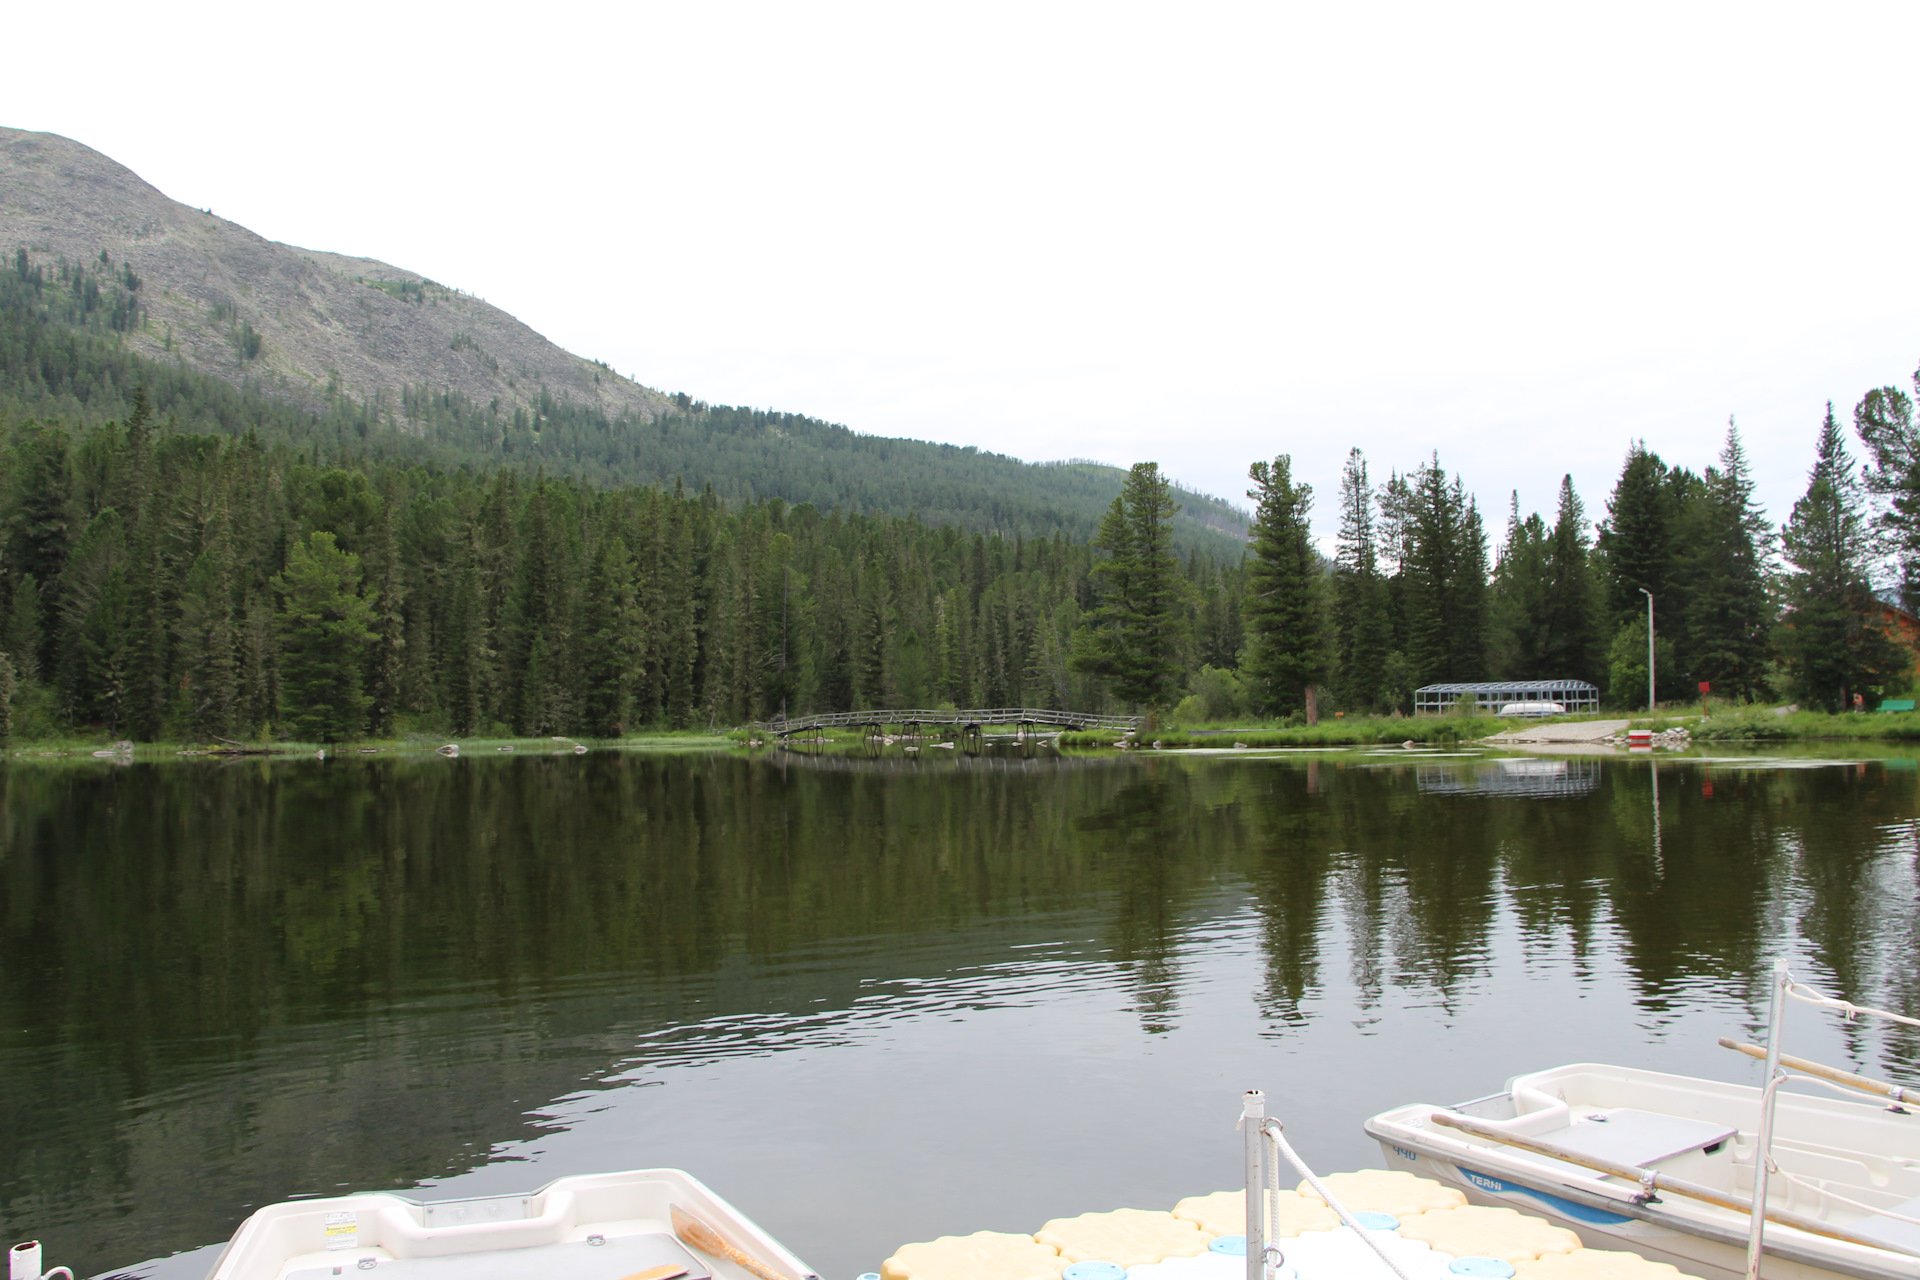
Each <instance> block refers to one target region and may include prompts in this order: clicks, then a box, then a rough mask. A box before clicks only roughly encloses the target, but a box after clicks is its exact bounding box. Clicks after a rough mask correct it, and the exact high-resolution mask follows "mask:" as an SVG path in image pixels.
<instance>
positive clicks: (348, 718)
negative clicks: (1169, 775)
mask: <svg viewBox="0 0 1920 1280" xmlns="http://www.w3.org/2000/svg"><path fill="white" fill-rule="evenodd" d="M1874 394H1875V395H1876V396H1879V397H1881V399H1880V400H1879V401H1875V402H1873V403H1875V404H1877V405H1879V406H1880V416H1879V418H1878V419H1876V422H1877V424H1878V425H1877V427H1876V428H1875V430H1874V431H1873V432H1871V433H1869V434H1868V438H1869V439H1870V440H1871V441H1875V442H1877V443H1878V447H1877V448H1875V449H1874V450H1873V452H1874V455H1875V463H1874V465H1873V466H1872V467H1871V468H1870V469H1869V470H1868V472H1867V474H1868V475H1869V476H1870V477H1872V478H1873V479H1874V481H1875V483H1876V484H1877V485H1878V486H1880V487H1882V488H1883V489H1884V490H1885V491H1886V492H1888V493H1890V494H1895V495H1905V496H1906V497H1907V498H1908V499H1911V497H1912V495H1914V494H1920V463H1915V461H1914V459H1916V458H1920V450H1916V449H1914V448H1913V447H1912V445H1913V442H1914V435H1915V433H1914V430H1913V425H1912V413H1911V402H1910V401H1909V400H1908V399H1907V398H1906V397H1904V396H1903V395H1902V394H1901V393H1899V392H1898V391H1895V390H1892V389H1882V391H1881V392H1876V393H1874ZM134 401H135V403H134V408H133V410H132V411H131V412H130V413H129V414H128V415H127V416H126V417H125V418H124V419H123V420H117V421H111V422H105V423H99V424H95V425H91V426H85V427H81V426H76V425H72V424H68V423H64V422H59V421H30V420H28V419H25V418H23V417H18V416H13V415H8V416H6V417H5V419H4V420H0V459H3V460H4V467H5V472H4V474H5V477H6V483H5V486H4V490H3V491H0V530H3V531H4V543H0V734H4V733H5V732H6V730H7V728H8V726H9V717H10V722H11V725H12V727H13V728H14V730H15V731H16V732H18V733H20V734H21V735H24V736H46V735H49V734H57V733H60V732H62V731H67V730H71V729H88V728H91V729H96V730H100V731H104V732H108V733H111V734H114V735H116V736H127V737H133V738H138V739H155V738H183V739H193V740H202V741H204V740H209V739H213V738H247V739H255V738H260V737H279V738H291V739H295V740H315V739H317V740H321V741H346V740H352V739H355V738H360V737H364V736H368V735H373V736H386V735H392V734H396V733H406V732H417V733H427V734H434V735H440V734H447V735H458V736H464V735H471V734H479V733H486V734H498V733H508V732H511V733H515V734H522V735H526V734H569V735H582V736H603V735H613V734H617V733H621V732H626V731H632V730H634V729H638V728H642V727H650V726H676V727H678V726H723V725H733V724H738V723H741V722H744V721H746V720H750V719H761V718H769V717H772V716H775V715H778V714H779V713H780V712H781V711H783V710H785V711H787V712H801V711H807V710H813V709H850V708H863V707H882V706H894V707H902V706H935V705H939V704H943V703H945V704H953V705H959V706H968V705H973V706H991V705H1021V704H1036V705H1047V706H1067V707H1074V708H1079V709H1086V710H1099V709H1103V708H1116V709H1117V708H1126V709H1137V708H1158V709H1161V710H1162V711H1169V712H1171V714H1172V715H1173V716H1174V717H1175V718H1177V719H1181V720H1185V721H1188V722H1191V721H1193V720H1196V719H1216V720H1218V719H1234V718H1239V717H1246V716H1262V717H1274V716H1289V715H1297V714H1300V713H1302V712H1308V711H1309V709H1310V708H1312V707H1313V706H1314V704H1315V701H1316V700H1317V701H1318V708H1319V709H1320V710H1322V711H1326V710H1344V711H1351V712H1364V711H1370V710H1390V709H1404V708H1405V707H1406V706H1407V705H1408V701H1409V698H1410V695H1411V693H1412V690H1413V689H1414V688H1415V687H1416V686H1417V685H1419V684H1423V683H1428V682H1431V681H1435V680H1445V679H1476V678H1506V679H1517V678H1527V677H1534V676H1541V677H1561V678H1564V677H1577V678H1586V679H1590V680H1593V681H1595V682H1596V683H1598V684H1600V685H1601V686H1602V687H1603V689H1606V690H1607V691H1608V693H1609V695H1610V696H1611V698H1612V699H1613V701H1614V702H1615V703H1616V704H1624V705H1633V704H1635V703H1637V702H1638V701H1639V700H1640V699H1641V698H1642V697H1643V696H1644V689H1645V680H1646V667H1645V654H1646V641H1647V633H1646V630H1645V618H1646V614H1645V596H1646V594H1647V593H1648V592H1651V593H1652V594H1653V595H1654V597H1655V599H1656V601H1657V602H1658V606H1659V610H1660V613H1659V618H1660V624H1659V633H1658V646H1659V647H1658V655H1659V672H1660V682H1661V693H1662V696H1663V697H1665V698H1679V699H1685V700H1691V697H1692V696H1693V690H1692V685H1693V683H1694V682H1696V681H1709V682H1711V683H1712V685H1713V687H1714V689H1715V690H1716V692H1717V694H1718V695H1719V696H1721V697H1731V698H1736V699H1741V698H1749V697H1761V696H1767V695H1770V694H1776V693H1784V694H1790V695H1794V696H1798V697H1801V698H1802V699H1805V700H1807V701H1810V702H1813V703H1816V704H1819V705H1825V706H1834V707H1837V706H1845V705H1848V703H1849V701H1850V698H1851V695H1852V694H1854V693H1861V694H1863V695H1870V694H1874V693H1879V692H1884V691H1892V690H1904V689H1905V688H1906V687H1907V686H1908V685H1909V684H1910V683H1911V682H1912V678H1913V675H1912V672H1913V655H1912V653H1911V652H1910V651H1908V650H1905V649H1902V648H1901V647H1900V646H1899V645H1897V644H1896V643H1894V640H1893V637H1892V636H1891V634H1890V633H1889V630H1888V627H1887V616H1888V615H1887V613H1886V609H1885V606H1883V605H1881V604H1880V603H1879V602H1878V601H1876V599H1875V597H1874V595H1873V593H1872V589H1871V578H1870V574H1871V572H1872V570H1873V569H1874V567H1875V566H1876V564H1877V561H1876V559H1875V555H1876V552H1875V548H1876V547H1877V546H1878V545H1880V544H1879V543H1877V542H1876V541H1875V540H1874V539H1873V538H1872V537H1870V536H1869V534H1870V533H1871V531H1872V525H1871V522H1870V519H1869V514H1870V513H1869V510H1868V508H1867V506H1866V504H1865V500H1864V499H1865V495H1864V493H1863V491H1862V489H1861V479H1860V475H1861V472H1860V468H1859V467H1858V465H1857V464H1856V463H1855V462H1854V461H1853V459H1852V457H1851V456H1850V454H1849V453H1848V450H1847V445H1846V440H1845V436H1844V433H1843V432H1842V431H1841V429H1840V427H1839V425H1838V423H1837V421H1836V420H1835V418H1834V416H1833V414H1832V413H1831V412H1829V414H1828V415H1827V418H1826V419H1825V420H1824V421H1823V422H1822V423H1821V425H1820V428H1819V431H1818V433H1817V436H1816V441H1815V465H1814V470H1813V473H1812V476H1811V478H1810V480H1809V485H1808V491H1807V494H1806V496H1805V497H1804V498H1803V499H1802V500H1801V502H1800V503H1798V504H1796V506H1795V509H1794V512H1793V515H1792V517H1791V518H1790V519H1789V520H1788V521H1787V523H1786V525H1785V526H1784V528H1783V529H1782V530H1780V531H1779V533H1778V538H1779V543H1778V545H1779V546H1780V548H1781V552H1780V558H1779V560H1778V561H1775V560H1774V559H1773V555H1772V551H1771V547H1772V546H1773V545H1774V539H1775V532H1774V531H1773V530H1771V529H1769V528H1768V527H1767V526H1766V524H1765V522H1764V521H1762V520H1761V519H1760V518H1759V516H1758V514H1757V511H1756V509H1755V508H1754V506H1753V504H1752V496H1751V485H1750V482H1749V481H1748V479H1747V477H1746V469H1745V462H1744V458H1743V455H1742V453H1741V450H1740V445H1739V438H1738V435H1737V433H1736V432H1733V431H1731V430H1730V431H1729V434H1728V440H1727V447H1726V450H1725V452H1724V453H1723V455H1722V458H1721V463H1720V465H1719V466H1716V467H1713V468H1709V469H1708V470H1707V472H1706V474H1705V475H1704V476H1695V475H1693V474H1692V473H1690V472H1687V471H1684V470H1677V469H1671V468H1668V467H1666V466H1665V465H1664V464H1663V463H1661V461H1660V460H1659V458H1658V457H1657V455H1655V454H1653V453H1652V452H1651V451H1649V450H1647V449H1646V448H1645V447H1644V446H1635V448H1634V449H1632V450H1631V451H1630V453H1629V455H1628V457H1627V459H1626V462H1625V464H1624V465H1623V467H1622V471H1621V476H1620V480H1619V483H1618V484H1617V485H1616V487H1615V489H1614V492H1613V494H1612V495H1611V498H1610V500H1609V502H1608V510H1607V515H1606V518H1605V519H1603V520H1602V521H1600V522H1599V524H1598V538H1597V540H1595V539H1593V538H1591V537H1590V536H1589V533H1590V530H1591V529H1592V528H1593V526H1591V525H1589V524H1588V522H1587V519H1586V516H1585V511H1584V507H1583V504H1582V503H1581V500H1580V499H1579V497H1578V495H1577V494H1575V493H1574V492H1573V489H1572V486H1571V485H1570V484H1569V485H1565V486H1563V488H1562V492H1561V498H1560V504H1559V509H1558V511H1557V512H1556V513H1555V518H1554V520H1553V521H1552V522H1551V524H1549V523H1548V522H1546V521H1544V520H1542V519H1541V518H1540V517H1539V516H1538V515H1530V516H1526V517H1524V518H1523V517H1522V516H1521V514H1520V512H1519V511H1518V510H1517V509H1516V510H1515V511H1513V512H1512V513H1511V514H1510V517H1509V520H1508V523H1507V530H1506V534H1505V537H1504V538H1503V539H1502V540H1501V543H1500V549H1499V553H1498V556H1497V558H1493V557H1490V554H1489V552H1490V540H1489V539H1488V537H1487V534H1486V532H1485V529H1484V527H1483V523H1482V519H1481V516H1480V513H1479V512H1478V511H1477V510H1476V509H1475V507H1474V504H1473V502H1472V500H1471V499H1470V498H1469V497H1468V496H1467V494H1466V489H1465V486H1464V484H1463V482H1462V481H1461V480H1460V478H1459V477H1457V476H1450V475H1448V474H1447V473H1446V472H1445V471H1444V470H1443V469H1442V468H1441V466H1440V464H1439V461H1438V459H1437V458H1434V459H1429V460H1428V461H1427V462H1425V463H1422V464H1420V465H1419V466H1417V467H1415V468H1414V469H1412V470H1411V471H1409V472H1406V473H1404V474H1403V473H1395V474H1392V475H1390V476H1389V477H1388V479H1387V480H1386V481H1385V482H1383V483H1378V484H1376V483H1373V482H1371V481H1370V480H1369V478H1368V474H1367V468H1366V463H1365V460H1364V459H1362V458H1361V457H1360V456H1359V454H1358V453H1357V451H1356V452H1355V454H1354V455H1353V456H1352V458H1351V459H1350V461H1349V465H1348V467H1347V470H1346V473H1345V475H1344V476H1343V477H1342V483H1341V487H1340V493H1339V497H1338V501H1339V504H1340V510H1341V516H1342V519H1341V534H1340V539H1339V546H1338V549H1337V554H1336V556H1335V559H1334V562H1333V563H1332V565H1331V566H1328V565H1326V564H1324V563H1323V562H1322V561H1320V560H1319V558H1318V557H1317V556H1315V555H1313V553H1312V551H1311V548H1310V546H1309V544H1308V542H1307V540H1306V536H1305V530H1306V528H1307V522H1308V519H1309V516H1310V511H1311V505H1312V500H1313V494H1312V492H1311V489H1310V487H1309V486H1306V485H1303V484H1300V483H1299V482H1297V481H1296V480H1295V479H1294V478H1293V477H1292V475H1291V471H1290V467H1289V465H1288V461H1287V459H1286V456H1285V455H1281V456H1280V457H1278V458H1276V459H1275V460H1274V461H1273V462H1272V463H1270V464H1269V463H1263V464H1258V465H1256V466H1255V467H1254V469H1253V475H1252V479H1253V481H1254V492H1255V493H1256V494H1257V495H1258V496H1259V499H1260V501H1259V511H1258V520H1257V522H1256V527H1255V537H1254V540H1253V543H1252V548H1251V550H1250V552H1249V555H1248V558H1247V562H1246V564H1245V565H1244V566H1243V565H1241V564H1238V563H1236V564H1233V565H1221V564H1218V563H1216V562H1215V561H1213V560H1211V559H1209V558H1207V557H1203V556H1184V557H1183V556H1180V555H1178V554H1176V552H1175V550H1174V547H1173V544H1172V539H1171V537H1170V533H1169V528H1170V519H1169V517H1170V513H1171V511H1172V510H1173V507H1174V505H1175V503H1174V500H1173V498H1172V495H1171V492H1170V489H1169V487H1168V486H1167V484H1166V481H1165V479H1164V478H1163V477H1161V476H1160V475H1159V473H1158V469H1157V467H1155V466H1154V464H1152V463H1141V464H1138V465H1136V466H1135V467H1134V468H1133V470H1132V471H1131V472H1130V473H1129V474H1128V476H1127V478H1126V481H1125V484H1124V486H1123V489H1122V492H1121V494H1120V495H1119V496H1117V497H1116V498H1115V499H1114V501H1113V502H1112V503H1111V504H1110V505H1109V507H1108V509H1107V512H1106V515H1105V516H1104V517H1103V518H1102V520H1101V522H1100V525H1099V528H1098V529H1097V531H1096V532H1095V534H1094V535H1093V537H1092V538H1091V539H1089V540H1079V539H1074V538H1071V537H1068V536H1066V535H1065V534H1061V533H1056V534H1053V535H1051V536H1048V537H1043V538H1025V537H1020V536H1017V535H1016V536H999V535H991V534H984V533H979V532H968V531H965V530H962V529H958V528H956V527H954V526H951V525H945V526H940V525H932V524H928V523H926V522H924V521H920V520H917V519H914V518H911V517H905V516H882V515H865V514H857V513H846V512H838V511H826V510H822V509H820V508H818V507H815V506H813V505H811V504H801V505H797V506H795V505H790V504H788V503H786V502H784V501H782V500H779V499H768V500H765V501H756V502H746V503H741V504H738V505H730V504H727V503H724V502H722V501H721V500H720V499H719V497H718V496H717V495H716V494H715V493H713V492H712V491H710V490H708V491H702V492H698V493H696V492H693V491H691V490H689V489H686V488H684V487H682V486H677V485H676V486H669V487H618V488H600V487H597V486H594V485H591V484H588V483H586V482H584V481H580V480H576V479H571V478H563V477H557V476H552V475H540V474H537V473H531V474H530V473H527V472H524V471H522V470H520V469H517V468H512V467H495V468H491V469H486V470H481V469H476V468H472V467H466V466H461V467H443V466H438V465H433V464H431V463H427V462H423V461H420V460H418V459H408V458H399V457H393V456H368V455H350V454H349V453H347V452H341V453H340V454H338V455H337V456H329V454H328V451H327V450H323V449H317V448H314V447H311V446H308V447H295V446H293V445H291V444H289V443H284V442H283V443H270V442H269V441H268V440H267V439H266V438H264V436H263V434H262V433H261V432H257V431H246V432H242V433H240V434H238V435H213V434H207V433H193V432H185V431H180V430H178V429H175V428H173V427H170V426H169V425H167V424H166V423H164V422H162V421H161V420H160V419H158V418H157V417H156V415H154V414H153V413H152V412H151V409H150V407H149V405H148V404H147V401H146V397H145V395H144V393H143V392H141V391H136V392H135V396H134ZM1866 403H1867V402H1863V406H1864V405H1865V404H1866ZM1862 412H1863V413H1864V412H1866V410H1865V408H1863V410H1862ZM1903 442H1904V443H1903ZM1902 458H1904V459H1906V462H1905V463H1904V464H1901V462H1900V460H1901V459H1902ZM1903 466H1904V469H1902V468H1903ZM1916 509H1920V505H1917V504H1916V503H1915V502H1914V501H1912V500H1908V501H1905V502H1904V503H1903V504H1894V505H1892V506H1889V507H1888V508H1886V509H1885V510H1886V511H1887V512H1888V513H1889V514H1888V515H1886V516H1885V517H1884V518H1883V521H1882V523H1883V524H1886V522H1887V521H1888V520H1891V519H1894V518H1895V517H1897V516H1898V513H1899V512H1901V511H1907V512H1911V511H1913V510H1916ZM1886 527H1887V529H1888V531H1889V532H1893V533H1898V532H1899V528H1898V527H1895V526H1893V525H1890V524H1886ZM1911 541H1913V542H1915V543H1917V544H1920V539H1912V540H1911ZM1904 559H1906V557H1903V561H1904ZM1904 568H1905V570H1906V574H1905V577H1906V580H1907V581H1914V580H1917V579H1920V575H1916V574H1915V573H1914V571H1913V567H1912V565H1911V564H1905V565H1904Z"/></svg>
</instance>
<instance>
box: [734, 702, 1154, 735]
mask: <svg viewBox="0 0 1920 1280" xmlns="http://www.w3.org/2000/svg"><path fill="white" fill-rule="evenodd" d="M996 724H1004V725H1013V726H1015V727H1017V728H1018V729H1019V730H1020V731H1021V732H1022V733H1026V732H1029V731H1033V730H1038V729H1042V728H1047V729H1112V730H1115V731H1117V732H1120V733H1132V732H1133V731H1134V730H1136V729H1138V728H1139V727H1140V717H1139V716H1101V715H1094V714H1093V713H1092V712H1090V711H1050V710H1043V709H1040V708H1036V707H993V708H986V709H982V708H974V709H971V710H967V711H928V710H924V709H922V710H917V711H829V712H824V713H822V714H819V715H810V716H794V717H793V718H791V719H783V720H768V721H764V722H761V723H759V724H756V725H754V728H755V729H758V730H759V731H760V732H762V733H765V734H768V735H770V736H772V737H776V738H789V737H792V736H793V735H794V734H796V733H810V732H812V731H814V730H816V729H868V730H871V731H872V732H873V733H874V734H875V735H877V736H884V735H885V734H886V731H887V726H888V725H898V726H899V728H900V736H901V737H903V738H911V737H916V736H920V735H921V734H923V733H924V732H925V731H927V730H929V729H943V728H950V729H953V730H955V731H957V732H959V733H962V734H969V735H978V734H981V733H984V732H985V731H986V729H987V726H989V725H996Z"/></svg>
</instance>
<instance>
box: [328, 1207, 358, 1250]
mask: <svg viewBox="0 0 1920 1280" xmlns="http://www.w3.org/2000/svg"><path fill="white" fill-rule="evenodd" d="M321 1234H322V1235H324V1236H325V1237H326V1240H327V1248H329V1249H353V1248H357V1247H358V1246H359V1244H360V1215H359V1214H357V1213H354V1212H352V1211H351V1210H349V1211H348V1212H346V1213H330V1214H328V1215H327V1220H326V1225H325V1226H324V1227H322V1228H321Z"/></svg>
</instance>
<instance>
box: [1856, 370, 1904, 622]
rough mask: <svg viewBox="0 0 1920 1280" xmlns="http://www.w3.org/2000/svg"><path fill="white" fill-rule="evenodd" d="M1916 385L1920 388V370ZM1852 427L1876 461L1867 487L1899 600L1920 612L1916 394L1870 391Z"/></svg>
mask: <svg viewBox="0 0 1920 1280" xmlns="http://www.w3.org/2000/svg"><path fill="white" fill-rule="evenodd" d="M1913 386H1914V390H1915V391H1916V392H1920V370H1915V371H1914V375H1913ZM1853 427H1854V430H1855V431H1857V432H1858V433H1859V435H1860V442H1861V443H1862V444H1864V445H1865V446H1866V447H1867V456H1868V457H1869V458H1870V459H1871V460H1872V466H1871V467H1869V468H1868V470H1867V472H1866V482H1867V489H1868V491H1869V492H1871V493H1872V494H1873V496H1874V497H1875V498H1876V499H1877V500H1878V502H1879V504H1880V509H1879V511H1878V513H1877V514H1876V516H1875V518H1874V524H1875V525H1876V526H1877V527H1878V529H1879V530H1880V532H1881V533H1882V534H1883V535H1884V536H1885V538H1886V540H1887V547H1888V550H1889V551H1891V553H1892V555H1893V558H1894V566H1895V570H1896V572H1897V574H1898V582H1899V590H1900V605H1901V607H1902V608H1904V609H1906V610H1907V611H1908V612H1909V613H1914V612H1920V424H1916V423H1915V421H1914V413H1913V399H1912V398H1911V397H1910V396H1908V395H1907V394H1906V393H1905V392H1904V391H1902V390H1900V388H1898V387H1880V388H1877V389H1876V390H1873V391H1869V392H1867V394H1866V395H1865V396H1863V397H1862V398H1861V400H1860V403H1859V404H1858V405H1857V406H1855V408H1854V411H1853Z"/></svg>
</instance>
